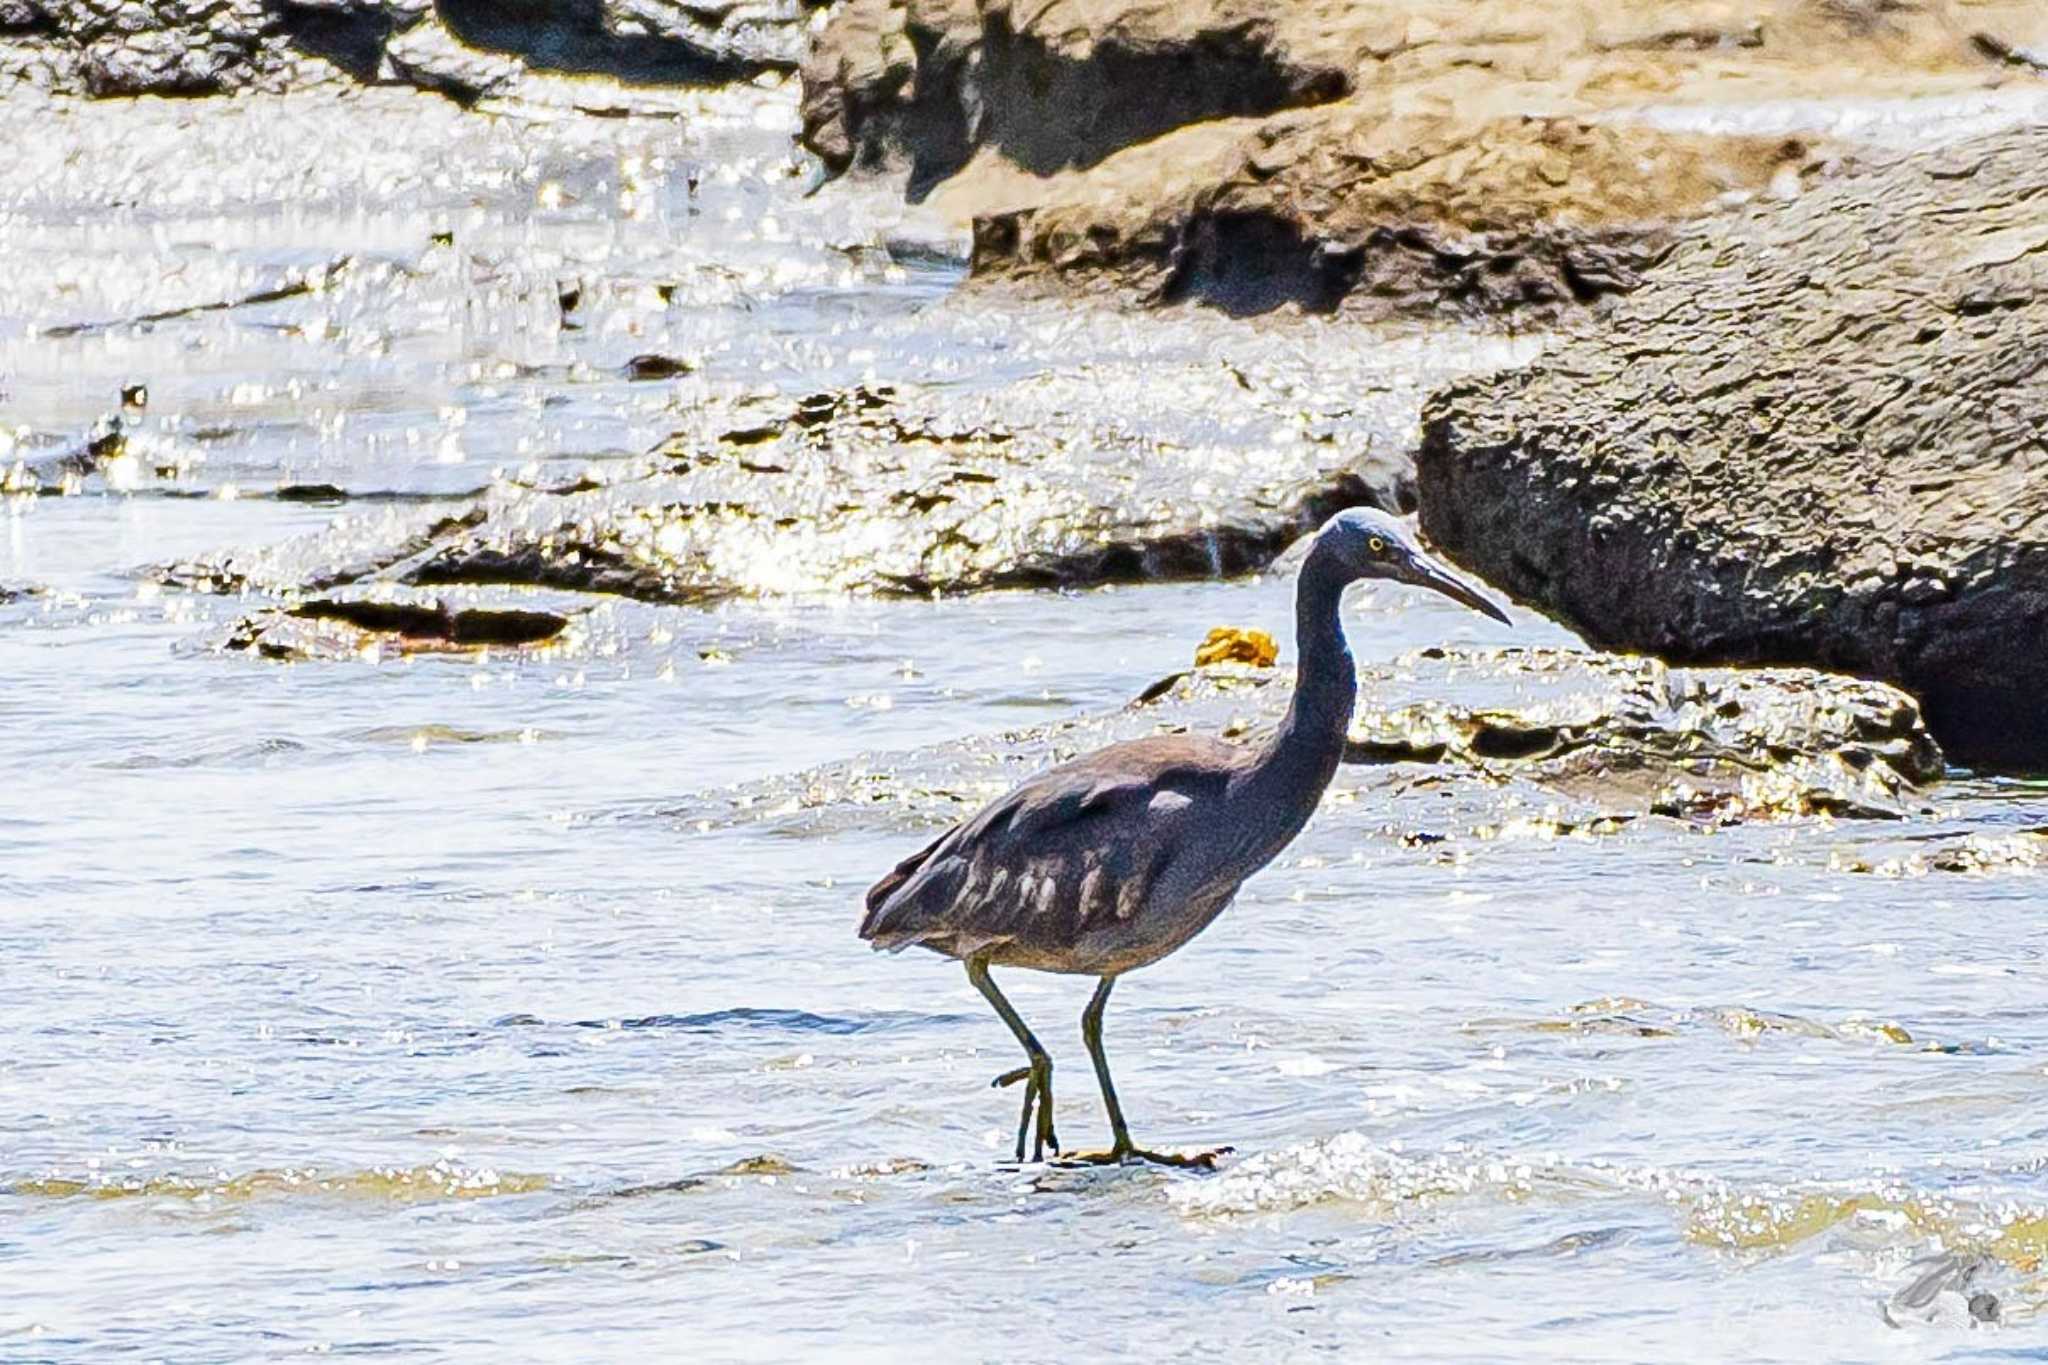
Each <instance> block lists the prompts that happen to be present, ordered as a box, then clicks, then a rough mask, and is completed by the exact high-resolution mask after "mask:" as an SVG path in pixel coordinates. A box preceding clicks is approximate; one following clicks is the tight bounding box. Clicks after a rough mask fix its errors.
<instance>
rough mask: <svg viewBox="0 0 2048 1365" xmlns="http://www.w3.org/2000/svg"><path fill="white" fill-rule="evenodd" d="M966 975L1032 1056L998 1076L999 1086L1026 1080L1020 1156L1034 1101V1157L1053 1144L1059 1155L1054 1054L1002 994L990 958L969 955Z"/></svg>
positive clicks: (1040, 1157) (1041, 1155)
mask: <svg viewBox="0 0 2048 1365" xmlns="http://www.w3.org/2000/svg"><path fill="white" fill-rule="evenodd" d="M967 979H968V980H969V981H972V982H973V983H974V989H976V990H978V991H980V992H981V994H982V996H983V998H985V999H986V1000H987V1001H988V1003H989V1004H991V1005H993V1006H995V1011H996V1013H997V1014H998V1015H1000V1016H1001V1017H1002V1021H1003V1022H1004V1023H1005V1024H1008V1025H1009V1026H1010V1032H1012V1033H1014V1034H1016V1035H1017V1041H1018V1042H1020V1043H1022V1044H1023V1045H1024V1055H1025V1056H1027V1057H1029V1058H1030V1059H1031V1062H1030V1065H1028V1066H1026V1067H1023V1068H1022V1069H1020V1070H1017V1071H1006V1072H1004V1073H1003V1074H1002V1075H1000V1076H998V1077H996V1079H995V1083H996V1084H997V1085H999V1086H1002V1085H1014V1084H1015V1083H1016V1082H1018V1081H1019V1080H1022V1081H1024V1083H1025V1085H1024V1113H1023V1115H1022V1116H1021V1117H1020V1118H1019V1119H1018V1120H1017V1160H1019V1161H1022V1160H1023V1159H1024V1139H1025V1137H1026V1136H1027V1135H1028V1134H1030V1133H1031V1131H1032V1128H1031V1115H1032V1105H1033V1103H1034V1102H1035V1103H1036V1104H1037V1106H1038V1130H1037V1139H1036V1143H1035V1145H1034V1146H1033V1148H1032V1153H1031V1159H1032V1160H1033V1161H1043V1160H1045V1149H1046V1148H1048V1147H1050V1148H1052V1150H1053V1153H1054V1155H1058V1153H1059V1150H1060V1140H1059V1138H1058V1137H1057V1136H1055V1135H1054V1133H1053V1130H1052V1058H1051V1056H1050V1055H1048V1054H1047V1052H1046V1050H1045V1049H1044V1048H1043V1047H1040V1046H1039V1044H1038V1039H1037V1038H1035V1037H1033V1036H1032V1033H1031V1028H1030V1026H1029V1025H1027V1024H1026V1023H1025V1022H1024V1020H1023V1018H1022V1017H1021V1016H1020V1015H1019V1014H1018V1013H1017V1011H1016V1010H1015V1009H1014V1008H1012V1007H1011V1005H1010V1002H1009V1001H1008V1000H1005V999H1004V998H1003V993H1002V992H1001V991H999V990H997V989H996V983H995V982H994V981H993V980H991V979H990V978H989V974H988V961H987V959H985V958H978V957H977V958H972V959H970V960H969V961H968V963H967Z"/></svg>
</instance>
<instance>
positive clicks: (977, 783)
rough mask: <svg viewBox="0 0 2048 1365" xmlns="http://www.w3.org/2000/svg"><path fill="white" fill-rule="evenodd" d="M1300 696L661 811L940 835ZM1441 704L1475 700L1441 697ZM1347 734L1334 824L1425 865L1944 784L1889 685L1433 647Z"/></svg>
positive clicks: (1222, 705)
mask: <svg viewBox="0 0 2048 1365" xmlns="http://www.w3.org/2000/svg"><path fill="white" fill-rule="evenodd" d="M1291 693H1292V687H1291V678H1290V675H1289V674H1288V673H1286V672H1285V671H1282V670H1275V669H1255V668H1247V667H1243V666H1234V665H1222V666H1216V667H1211V668H1205V669H1197V670H1194V671H1192V672H1190V673H1187V674H1183V675H1180V676H1179V677H1177V678H1175V679H1173V680H1171V681H1170V682H1169V683H1167V684H1166V685H1165V686H1164V687H1163V688H1161V689H1155V690H1154V691H1153V692H1151V693H1149V694H1148V696H1147V698H1146V699H1144V700H1141V701H1138V702H1134V703H1133V704H1132V705H1130V706H1128V707H1125V708H1124V709H1122V710H1120V711H1115V712H1111V713H1108V714H1106V715H1096V716H1087V717H1081V718H1077V719H1074V720H1069V721H1061V722H1058V723H1055V724H1052V725H1048V726H1040V727H1035V728H1032V729H1028V730H1021V731H1016V732H1012V733H1008V734H1001V735H991V736H982V737H978V738H975V739H970V740H962V741H958V742H955V743H950V744H941V745H936V746H934V747H932V748H929V749H922V750H918V751H915V752H913V753H910V754H904V755H898V756H893V757H885V758H869V759H862V760H856V761H853V762H848V763H840V764H833V765H830V766H827V767H824V768H818V769H813V770H811V771H808V772H801V773H795V774H790V775H787V776H782V777H776V778H770V779H767V780H764V781H760V782H754V783H748V784H745V785H743V786H742V787H740V788H738V789H736V790H733V791H730V792H722V793H706V794H704V795H703V796H702V797H701V798H699V799H698V800H697V801H695V802H694V803H692V804H691V805H690V806H689V807H688V808H686V809H679V810H675V811H671V812H669V814H671V815H673V816H678V817H681V818H684V819H687V820H689V821H691V822H697V821H701V820H707V819H708V820H711V821H712V822H713V823H715V824H725V823H753V822H758V821H766V822H770V823H772V824H775V825H776V826H777V827H778V828H784V827H786V828H788V829H789V830H790V831H791V832H810V833H818V834H825V833H831V832H835V831H838V830H841V829H847V828H877V827H879V828H887V829H897V828H903V829H911V828H916V827H922V826H927V825H935V824H945V823H950V822H952V821H954V820H958V819H960V818H962V817H963V816H965V815H967V814H969V813H971V811H972V810H973V809H974V808H975V807H976V806H977V805H979V804H980V803H981V802H983V801H986V800H988V799H989V798H990V797H992V796H995V795H997V794H998V793H1000V792H1002V791H1004V790H1006V789H1007V788H1008V787H1009V786H1010V785H1011V784H1013V783H1015V782H1018V781H1021V780H1022V779H1023V778H1025V777H1027V776H1029V775H1030V774H1031V773H1032V772H1034V771H1036V770H1038V769H1039V768H1041V767H1043V766H1045V765H1047V764H1050V763H1055V762H1060V761H1064V760H1065V759H1067V758H1070V757H1073V756H1074V755H1076V754H1079V753H1082V752H1085V751H1086V750H1089V749H1092V748H1095V747H1097V746H1099V745H1102V744H1106V743H1110V742H1113V741H1115V740H1120V739H1130V738H1135V737H1137V736H1140V735H1146V734H1153V733H1158V732H1162V731H1172V730H1179V729H1193V730H1200V731H1204V732H1208V733H1216V734H1221V735H1223V736H1224V737H1226V738H1229V739H1234V740H1240V741H1243V742H1247V743H1250V742H1255V741H1256V740H1257V739H1259V738H1260V737H1262V736H1263V735H1264V734H1265V733H1266V732H1267V731H1268V730H1269V729H1270V727H1271V726H1272V725H1273V724H1274V723H1276V722H1277V721H1278V719H1279V717H1280V715H1281V713H1282V712H1283V711H1284V710H1285V709H1286V705H1287V702H1288V699H1289V697H1290V696H1291ZM1447 694H1448V695H1456V696H1459V697H1461V698H1469V699H1470V700H1467V701H1463V702H1460V703H1457V704H1448V703H1444V702H1441V701H1438V700H1434V698H1439V697H1442V696H1444V695H1447ZM1351 738H1352V745H1351V752H1350V754H1349V755H1348V756H1347V766H1346V767H1345V768H1344V769H1342V770H1341V771H1340V773H1339V775H1338V778H1337V782H1336V785H1335V786H1334V787H1333V788H1332V790H1331V794H1330V796H1329V798H1328V799H1327V801H1326V806H1327V807H1328V809H1326V811H1325V817H1324V818H1326V819H1337V818H1342V819H1347V820H1356V821H1359V822H1360V823H1362V824H1364V825H1365V826H1366V827H1365V828H1364V829H1362V831H1361V837H1364V838H1368V839H1374V840H1380V841H1384V842H1388V843H1392V844H1395V845H1397V846H1400V847H1404V848H1410V849H1419V850H1423V851H1425V856H1427V854H1428V852H1429V851H1431V850H1435V849H1436V848H1437V847H1438V846H1439V845H1443V844H1451V845H1454V846H1456V845H1462V844H1469V843H1470V842H1472V841H1484V840H1489V839H1496V838H1503V837H1507V838H1513V837H1536V838H1554V837H1560V836H1568V835H1600V834H1611V833H1618V832H1621V831H1622V830H1624V829H1626V828H1629V827H1631V826H1633V825H1635V824H1637V823H1639V822H1641V821H1644V820H1665V821H1675V822H1677V823H1678V825H1679V826H1681V827H1689V828H1696V829H1697V828H1716V827H1721V826H1725V825H1730V824H1738V823H1745V822H1750V821H1755V820H1775V819H1788V818H1803V817H1809V816H1816V815H1830V816H1839V817H1876V818H1887V817H1894V816H1899V815H1903V814H1905V813H1907V812H1909V811H1913V810H1917V809H1920V808H1921V807H1922V806H1923V804H1924V802H1923V799H1922V797H1921V795H1920V788H1921V787H1923V786H1925V785H1927V784H1930V783H1933V782H1935V781H1937V780H1939V779H1940V777H1941V775H1942V772H1943V764H1942V756H1941V751H1940V749H1939V747H1938V746H1937V745H1936V744H1935V743H1934V741H1933V739H1932V738H1931V737H1930V736H1929V735H1928V733H1927V729H1926V727H1925V726H1924V725H1923V724H1922V722H1921V718H1920V713H1919V710H1918V708H1917V707H1915V706H1914V704H1913V702H1912V699H1911V698H1909V697H1907V696H1905V695H1904V694H1903V693H1901V692H1899V691H1897V690H1896V689H1893V688H1890V687H1886V686H1884V685H1882V684H1878V683H1864V682H1857V681H1855V680H1853V679H1847V678H1841V677H1836V676H1833V675H1830V674H1824V673H1816V672H1812V671H1809V670H1804V669H1782V670H1771V671H1767V672H1752V671H1734V670H1721V669H1671V668H1667V667H1666V666H1664V665H1662V664H1659V663H1657V662H1655V661H1654V660H1647V659H1640V658H1621V657H1617V656H1614V655H1603V654H1595V653H1589V652H1585V651H1577V650H1558V649H1507V650H1456V649H1428V650H1422V651H1418V652H1415V653H1412V654H1408V655H1405V656H1403V657H1401V658H1399V659H1397V660H1395V661H1393V662H1392V663H1391V664H1389V665H1386V666H1383V667H1377V668H1374V667H1367V668H1363V669H1361V670H1360V677H1359V700H1358V707H1357V711H1356V713H1355V715H1354V717H1353V721H1352V731H1351ZM1368 793H1369V798H1368Z"/></svg>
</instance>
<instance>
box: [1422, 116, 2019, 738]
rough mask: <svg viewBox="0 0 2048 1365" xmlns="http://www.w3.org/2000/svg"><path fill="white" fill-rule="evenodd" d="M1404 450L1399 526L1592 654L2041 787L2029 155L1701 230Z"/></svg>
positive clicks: (1452, 400)
mask: <svg viewBox="0 0 2048 1365" xmlns="http://www.w3.org/2000/svg"><path fill="white" fill-rule="evenodd" d="M1425 432H1426V434H1425V441H1424V445H1423V448H1422V452H1421V455H1420V457H1419V470H1418V477H1419V486H1420V492H1421V503H1422V509H1423V525H1424V527H1425V529H1426V530H1427V531H1428V532H1429V534H1430V535H1431V536H1432V537H1433V538H1434V539H1435V540H1436V541H1437V542H1438V543H1439V544H1440V545H1442V546H1444V547H1445V548H1446V549H1448V550H1449V552H1450V553H1451V554H1452V555H1454V556H1455V557H1456V558H1457V559H1459V560H1460V561H1462V562H1463V563H1465V564H1466V565H1467V566H1469V567H1471V568H1473V569H1475V570H1477V571H1478V572H1480V573H1482V574H1484V575H1485V576H1486V577H1487V578H1488V579H1490V580H1491V581H1492V582H1494V583H1496V584H1498V585H1500V586H1502V587H1505V588H1507V589H1508V590H1510V591H1511V592H1513V593H1514V594H1515V595H1516V596H1517V597H1520V598H1522V599H1523V600H1525V601H1529V602H1533V603H1536V604H1538V605H1540V606H1541V607H1542V608H1544V609H1545V610H1547V611H1550V612H1552V613H1554V614H1556V615H1557V616H1559V617H1561V618H1563V619H1564V620H1566V621H1568V622H1569V623H1571V624H1572V625H1573V626H1574V627H1575V628H1576V629H1578V630H1579V631H1581V632H1582V633H1583V634H1584V635H1585V636H1586V637H1587V638H1588V639H1590V640H1592V641H1593V642H1595V643H1597V644H1602V645H1606V646H1611V647H1618V648H1626V649H1640V650H1647V651H1652V652H1655V653H1657V654H1659V655H1662V656H1664V657H1667V658H1671V659H1675V660H1680V661H1694V662H1707V661H1712V662H1723V663H1762V662H1773V663H1809V664H1815V665H1818V666H1821V667H1826V668H1831V669H1837V670H1841V671H1845V672H1851V673H1856V674H1861V675H1864V676H1870V677H1878V678H1884V679H1888V680H1890V681H1893V682H1896V683H1898V684H1900V685H1902V686H1904V687H1905V688H1907V689H1908V690H1910V691H1912V692H1913V693H1915V694H1916V695H1918V696H1919V697H1920V698H1921V700H1922V702H1923V704H1924V706H1925V708H1926V711H1927V716H1928V720H1929V723H1930V724H1931V725H1932V727H1933V729H1934V732H1935V733H1936V734H1937V735H1939V736H1940V737H1941V741H1942V743H1943V744H1944V745H1945V746H1947V747H1948V749H1949V750H1950V752H1951V753H1952V754H1954V755H1955V756H1956V757H1958V758H1959V759H1961V760H1962V761H1964V762H1967V763H1971V764H1976V765H1983V766H1992V767H2031V768H2040V767H2043V766H2048V137H2044V135H2043V134H2042V133H2041V132H2040V131H2031V132H2026V133H2017V134H2010V135H2003V136H1998V137H1994V138H1990V139H1987V140H1983V141H1978V142H1973V143H1970V144H1965V145H1960V146H1957V147H1955V148H1953V149H1950V150H1949V151H1947V152H1944V153H1941V154H1938V155H1927V156H1922V157H1918V158H1915V159H1913V160H1911V161H1908V162H1903V163H1901V164H1898V165H1896V166H1893V167H1891V168H1890V169H1887V170H1883V171H1881V172H1875V173H1872V174H1868V175H1864V176H1858V177H1853V178H1847V179H1843V180H1840V181H1837V182H1834V183H1832V184H1830V185H1827V186H1825V187H1823V188H1822V189H1820V190H1818V191H1816V192H1814V193H1813V194H1811V195H1809V196H1807V197H1806V198H1804V199H1802V200H1801V201H1800V202H1799V203H1797V204H1794V205H1785V206H1778V207H1776V208H1774V209H1772V210H1771V211H1769V212H1754V213H1749V214H1745V215H1741V216H1738V217H1735V218H1732V219H1729V220H1727V221H1724V222H1722V223H1719V224H1716V225H1714V226H1713V227H1712V228H1711V229H1707V230H1703V231H1701V232H1700V233H1699V234H1698V235H1697V237H1696V238H1694V239H1693V240H1691V241H1689V242H1688V244H1687V245H1686V246H1685V247H1684V248H1682V249H1681V250H1680V251H1678V252H1676V253H1675V254H1674V255H1673V257H1672V258H1671V259H1670V260H1669V261H1667V262H1666V263H1665V265H1664V266H1663V267H1662V268H1661V271H1660V273H1659V277H1658V279H1657V281H1656V282H1655V283H1654V284H1653V285H1651V286H1650V287H1648V288H1646V289H1644V290H1643V291H1642V292H1641V293H1639V294H1637V295H1636V296H1635V297H1633V298H1631V299H1630V300H1628V302H1627V303H1626V304H1625V305H1623V306H1622V307H1621V309H1619V310H1618V311H1617V313H1616V314H1615V316H1614V318H1613V320H1612V325H1611V326H1609V327H1606V328H1604V329H1602V330H1601V331H1600V332H1599V333H1598V334H1596V335H1590V336H1587V337H1585V338H1583V339H1581V340H1579V341H1577V342H1575V343H1573V344H1571V345H1569V346H1565V347H1563V348H1561V349H1558V350H1555V351H1553V352H1551V353H1549V354H1548V355H1546V356H1545V357H1544V358H1543V359H1541V360H1539V361H1538V362H1537V363H1536V364H1534V365H1532V366H1530V367H1528V368H1526V369H1522V370H1518V371H1512V372H1507V373H1502V374H1499V375H1495V376H1491V377H1487V378H1480V379H1472V380H1468V381H1464V382H1461V383H1458V384H1456V385H1453V386H1452V387H1450V388H1449V389H1448V390H1446V391H1445V392H1443V393H1441V394H1439V395H1438V396H1437V397H1436V398H1435V399H1434V400H1432V402H1431V403H1430V405H1429V407H1428V409H1427V415H1426V428H1425Z"/></svg>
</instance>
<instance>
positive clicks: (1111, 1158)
mask: <svg viewBox="0 0 2048 1365" xmlns="http://www.w3.org/2000/svg"><path fill="white" fill-rule="evenodd" d="M1114 985H1116V978H1115V977H1113V976H1105V977H1103V978H1102V984H1101V985H1099V986H1097V987H1096V988H1095V995H1094V996H1093V998H1091V999H1090V1000H1089V1001H1088V1008H1087V1009H1085V1010H1082V1011H1081V1041H1083V1042H1084V1043H1086V1044H1087V1045H1088V1058H1089V1060H1090V1061H1092V1062H1094V1063H1095V1079H1096V1080H1097V1081H1098V1082H1100V1083H1101V1085H1102V1105H1103V1108H1105V1109H1107V1110H1108V1111H1109V1135H1110V1147H1109V1150H1108V1151H1106V1152H1084V1153H1082V1154H1081V1155H1080V1156H1078V1157H1076V1158H1075V1160H1078V1161H1085V1162H1088V1163H1090V1164H1093V1165H1101V1166H1116V1165H1121V1164H1123V1163H1124V1162H1126V1161H1132V1160H1136V1161H1150V1162H1155V1163H1157V1164H1158V1165H1161V1166H1198V1167H1201V1168H1202V1169H1204V1170H1213V1169H1215V1166H1216V1158H1217V1157H1219V1156H1221V1155H1223V1154H1224V1153H1225V1152H1227V1151H1229V1150H1230V1149H1229V1148H1228V1147H1219V1148H1217V1149H1216V1150H1215V1151H1213V1152H1198V1153H1196V1154H1194V1155H1193V1156H1182V1155H1180V1154H1179V1153H1177V1152H1148V1151H1146V1150H1145V1149H1144V1148H1142V1147H1140V1146H1138V1145H1137V1144H1136V1143H1134V1142H1132V1141H1131V1129H1130V1125H1129V1124H1127V1123H1125V1122H1124V1110H1123V1106H1122V1105H1120V1104H1118V1103H1117V1102H1116V1085H1115V1084H1114V1083H1113V1082H1112V1081H1111V1080H1110V1079H1109V1056H1108V1054H1107V1053H1105V1052H1104V1051H1103V1050H1102V1011H1103V1009H1104V1007H1106V1006H1107V1005H1108V1004H1109V991H1110V988H1111V987H1112V986H1114Z"/></svg>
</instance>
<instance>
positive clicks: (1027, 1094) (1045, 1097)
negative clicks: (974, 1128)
mask: <svg viewBox="0 0 2048 1365" xmlns="http://www.w3.org/2000/svg"><path fill="white" fill-rule="evenodd" d="M1019 1081H1023V1082H1025V1086H1024V1112H1023V1113H1022V1114H1021V1115H1019V1116H1018V1119H1017V1162H1018V1164H1019V1165H1022V1164H1023V1161H1024V1144H1025V1140H1026V1139H1027V1138H1029V1139H1030V1142H1031V1159H1032V1160H1033V1161H1043V1160H1045V1153H1046V1149H1047V1148H1051V1149H1052V1154H1053V1155H1054V1156H1055V1157H1057V1156H1058V1155H1059V1154H1060V1139H1059V1135H1058V1134H1057V1133H1055V1132H1053V1127H1052V1066H1051V1064H1050V1063H1048V1064H1046V1065H1045V1066H1044V1067H1043V1068H1038V1067H1030V1066H1020V1067H1018V1068H1017V1069H1016V1070H1015V1071H1005V1072H1004V1073H1003V1074H1002V1075H1000V1076H998V1077H996V1078H995V1079H994V1080H993V1081H990V1082H989V1085H990V1087H991V1088H996V1087H1002V1086H1011V1085H1015V1084H1016V1083H1017V1082H1019ZM1034 1108H1035V1110H1036V1118H1037V1120H1038V1123H1037V1127H1036V1128H1035V1129H1034V1128H1033V1126H1032V1118H1033V1117H1034V1113H1033V1111H1034Z"/></svg>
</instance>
